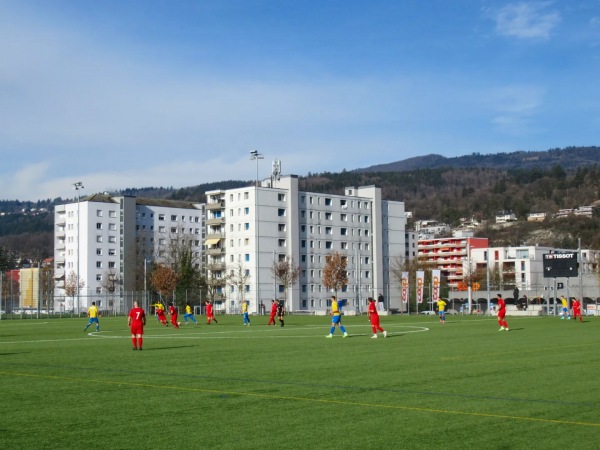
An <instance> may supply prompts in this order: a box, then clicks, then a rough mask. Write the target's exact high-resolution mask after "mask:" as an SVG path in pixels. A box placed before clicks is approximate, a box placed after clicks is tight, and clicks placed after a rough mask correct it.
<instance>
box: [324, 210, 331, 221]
mask: <svg viewBox="0 0 600 450" xmlns="http://www.w3.org/2000/svg"><path fill="white" fill-rule="evenodd" d="M331 216H332V214H331V213H330V212H328V213H325V220H331Z"/></svg>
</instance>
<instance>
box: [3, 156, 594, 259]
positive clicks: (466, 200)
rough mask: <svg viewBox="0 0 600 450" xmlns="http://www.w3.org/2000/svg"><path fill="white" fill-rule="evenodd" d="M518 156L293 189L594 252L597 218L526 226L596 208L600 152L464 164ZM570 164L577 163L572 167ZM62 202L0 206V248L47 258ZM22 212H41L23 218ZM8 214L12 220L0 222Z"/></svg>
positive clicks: (505, 237) (496, 241)
mask: <svg viewBox="0 0 600 450" xmlns="http://www.w3.org/2000/svg"><path fill="white" fill-rule="evenodd" d="M523 153H524V152H516V153H513V154H509V155H486V156H484V157H481V156H478V155H470V156H465V157H460V158H444V159H445V160H462V161H467V163H465V164H464V167H453V166H451V165H446V166H443V167H435V165H436V164H437V163H434V161H433V159H431V158H429V159H430V160H431V162H432V165H433V166H434V167H426V168H419V169H413V170H401V171H389V172H380V171H377V170H373V171H365V170H360V171H351V172H349V171H343V172H341V173H320V174H309V175H308V176H306V177H300V179H299V184H300V189H301V190H303V191H309V192H330V193H333V194H343V192H344V188H345V187H349V186H368V185H375V186H378V187H381V189H382V197H383V198H384V199H386V200H398V201H403V202H404V203H405V208H406V210H407V211H410V212H412V213H413V216H414V218H415V219H416V220H419V219H434V220H439V221H442V222H446V223H448V224H450V225H454V226H456V225H458V224H459V221H460V218H463V217H465V218H471V217H474V218H476V219H479V220H482V221H488V223H493V221H494V218H495V214H496V213H497V212H498V211H504V210H512V211H514V212H515V213H516V215H517V217H518V219H519V221H518V223H517V225H516V226H514V227H512V228H511V229H510V232H508V233H506V232H504V233H503V232H502V230H497V229H494V228H493V227H489V226H488V227H487V228H484V229H482V230H480V231H479V232H478V233H479V234H480V235H482V236H486V237H489V238H490V239H491V243H492V245H512V246H515V245H523V244H526V243H527V244H535V243H538V244H540V245H553V246H557V247H562V248H575V247H576V245H577V239H578V238H581V239H582V242H583V244H584V246H586V247H587V248H596V249H600V218H599V217H594V218H591V219H580V218H575V217H573V218H568V219H563V220H547V221H546V222H544V223H541V224H531V223H527V222H526V217H527V214H528V213H530V212H546V213H554V212H556V211H558V210H559V209H564V208H577V207H579V206H585V205H592V204H594V203H597V202H599V201H600V162H598V161H596V159H598V160H600V148H598V147H589V148H578V149H564V150H550V151H548V152H547V153H548V154H547V155H537V153H539V152H535V153H536V156H532V158H537V165H536V164H533V163H531V164H530V163H527V164H522V165H516V164H515V165H514V166H507V167H502V166H503V164H504V165H507V164H508V163H506V162H505V163H502V164H501V163H499V166H501V167H472V165H473V164H474V163H472V162H470V161H471V159H474V160H479V161H482V160H481V159H480V158H484V159H485V161H490V158H492V159H491V160H493V158H494V157H497V158H498V161H508V160H516V159H515V158H517V157H516V156H515V155H517V154H520V155H521V161H523V160H524V157H523ZM542 153H543V152H542ZM586 155H587V156H586ZM567 156H568V157H569V158H571V159H570V160H568V161H567V160H565V158H567ZM423 158H424V159H428V157H423ZM511 158H512V159H511ZM586 158H587V159H586ZM434 159H435V158H434ZM517 159H518V158H517ZM567 159H568V158H567ZM575 161H578V163H577V164H575ZM558 162H561V163H560V164H559V163H558ZM563 163H564V164H563ZM249 183H251V181H250V182H249V181H239V180H228V181H223V182H220V183H208V184H201V185H197V186H192V187H188V188H181V189H173V188H141V189H135V188H131V189H127V190H125V191H123V192H121V193H123V194H129V195H137V196H139V197H146V198H167V199H173V200H188V201H193V202H204V201H205V195H204V194H205V192H206V191H210V190H215V189H229V188H235V187H242V186H247V185H248V184H249ZM117 194H118V193H117ZM117 194H115V195H117ZM62 202H63V200H61V199H57V200H55V201H52V200H48V201H44V202H41V203H40V202H37V203H34V202H18V204H17V203H16V202H3V201H0V213H5V214H4V215H0V248H6V249H9V250H11V251H14V252H16V254H17V255H19V256H23V257H26V258H32V259H40V258H45V257H48V256H52V252H53V249H52V240H53V236H52V233H53V211H54V204H56V203H62ZM27 207H29V208H34V209H37V208H42V210H39V209H38V210H37V211H35V213H24V212H22V211H23V210H24V209H27ZM7 210H8V211H11V214H6V212H7ZM541 230H543V231H544V233H541V232H540V231H541Z"/></svg>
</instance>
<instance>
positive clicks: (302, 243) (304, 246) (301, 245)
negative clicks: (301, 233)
mask: <svg viewBox="0 0 600 450" xmlns="http://www.w3.org/2000/svg"><path fill="white" fill-rule="evenodd" d="M300 247H302V248H306V239H302V240H301V241H300Z"/></svg>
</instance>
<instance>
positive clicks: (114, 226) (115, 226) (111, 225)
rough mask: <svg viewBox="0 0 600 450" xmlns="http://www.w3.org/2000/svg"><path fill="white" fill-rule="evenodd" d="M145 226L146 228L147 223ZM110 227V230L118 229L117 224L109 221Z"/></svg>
mask: <svg viewBox="0 0 600 450" xmlns="http://www.w3.org/2000/svg"><path fill="white" fill-rule="evenodd" d="M144 228H146V226H145V225H144ZM108 229H109V230H110V231H117V225H116V224H114V223H109V224H108Z"/></svg>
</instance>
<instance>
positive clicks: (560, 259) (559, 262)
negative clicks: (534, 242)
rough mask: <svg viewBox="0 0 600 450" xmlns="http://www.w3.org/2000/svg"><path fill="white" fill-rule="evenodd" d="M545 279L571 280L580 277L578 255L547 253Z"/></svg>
mask: <svg viewBox="0 0 600 450" xmlns="http://www.w3.org/2000/svg"><path fill="white" fill-rule="evenodd" d="M543 257H544V278H570V277H576V276H577V275H578V270H577V253H546V254H544V255H543Z"/></svg>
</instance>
